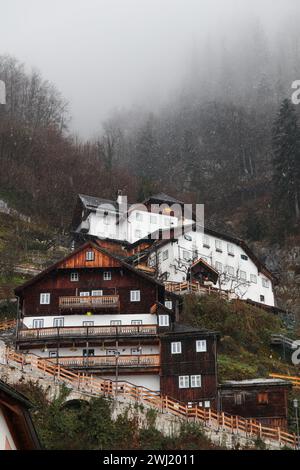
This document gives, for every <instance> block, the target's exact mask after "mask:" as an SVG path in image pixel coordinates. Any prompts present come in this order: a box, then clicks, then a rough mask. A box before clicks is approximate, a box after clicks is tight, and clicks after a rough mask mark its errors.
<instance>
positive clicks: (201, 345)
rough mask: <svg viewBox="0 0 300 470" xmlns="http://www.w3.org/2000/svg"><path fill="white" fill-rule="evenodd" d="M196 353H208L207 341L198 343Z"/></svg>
mask: <svg viewBox="0 0 300 470" xmlns="http://www.w3.org/2000/svg"><path fill="white" fill-rule="evenodd" d="M196 351H197V352H206V351H207V343H206V339H199V340H197V341H196Z"/></svg>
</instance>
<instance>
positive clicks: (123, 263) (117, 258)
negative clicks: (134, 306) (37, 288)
mask: <svg viewBox="0 0 300 470" xmlns="http://www.w3.org/2000/svg"><path fill="white" fill-rule="evenodd" d="M87 247H91V248H93V249H95V250H97V251H99V252H100V253H102V254H104V255H106V256H108V257H110V258H112V259H113V260H115V261H118V263H120V265H121V266H123V267H124V268H126V269H128V270H129V271H132V272H134V273H135V274H136V275H138V276H140V277H143V278H144V279H146V280H147V281H149V282H151V283H152V284H156V285H157V286H159V287H162V288H164V284H162V283H161V282H159V281H157V280H156V279H154V278H153V277H150V276H148V275H147V274H145V273H143V272H141V271H139V270H138V269H136V268H134V267H133V266H131V264H128V263H127V262H126V261H125V260H124V258H123V257H121V256H118V255H116V254H115V253H111V252H110V251H108V250H105V249H104V248H102V247H100V246H99V245H97V244H96V243H94V242H92V241H88V242H86V243H84V244H83V245H81V246H80V247H79V248H77V249H76V250H74V251H72V252H71V253H69V254H68V255H67V256H65V257H64V258H62V259H60V260H59V261H57V262H56V263H54V264H52V265H51V266H49V267H48V268H46V269H44V271H42V272H40V273H39V274H37V275H36V276H34V277H33V278H31V279H29V281H27V282H25V283H24V284H22V285H21V286H18V287H17V288H16V289H15V294H16V295H18V294H20V293H21V292H22V291H23V290H24V289H26V288H27V287H28V286H30V285H32V284H34V283H36V282H37V281H39V280H40V279H42V278H43V277H44V276H45V275H46V274H49V273H50V272H52V271H54V270H55V269H58V268H59V267H60V266H61V265H63V264H64V263H65V262H66V261H67V260H69V259H71V258H72V257H73V256H75V255H76V254H77V253H80V252H81V251H83V250H84V249H86V248H87Z"/></svg>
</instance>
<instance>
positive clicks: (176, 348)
mask: <svg viewBox="0 0 300 470" xmlns="http://www.w3.org/2000/svg"><path fill="white" fill-rule="evenodd" d="M171 353H172V354H181V342H180V341H178V342H176V343H171Z"/></svg>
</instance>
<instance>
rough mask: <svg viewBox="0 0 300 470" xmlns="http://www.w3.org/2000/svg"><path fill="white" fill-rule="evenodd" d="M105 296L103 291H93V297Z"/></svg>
mask: <svg viewBox="0 0 300 470" xmlns="http://www.w3.org/2000/svg"><path fill="white" fill-rule="evenodd" d="M102 295H103V290H92V297H101V296H102Z"/></svg>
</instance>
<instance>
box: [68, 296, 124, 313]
mask: <svg viewBox="0 0 300 470" xmlns="http://www.w3.org/2000/svg"><path fill="white" fill-rule="evenodd" d="M119 307H120V300H119V296H118V295H99V296H86V297H85V296H82V297H80V296H68V297H60V298H59V308H60V309H61V310H73V309H78V310H80V309H87V308H89V309H92V310H106V309H118V310H119Z"/></svg>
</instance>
